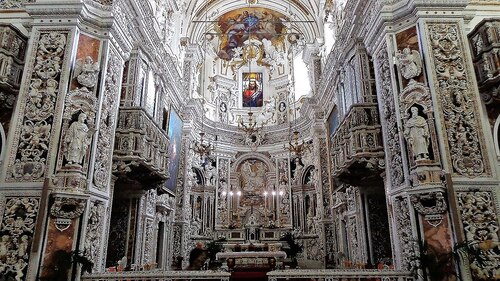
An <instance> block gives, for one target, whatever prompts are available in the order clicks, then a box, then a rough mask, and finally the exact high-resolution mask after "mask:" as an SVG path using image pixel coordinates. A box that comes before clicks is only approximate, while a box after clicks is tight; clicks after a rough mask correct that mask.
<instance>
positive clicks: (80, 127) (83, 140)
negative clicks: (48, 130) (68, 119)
mask: <svg viewBox="0 0 500 281" xmlns="http://www.w3.org/2000/svg"><path fill="white" fill-rule="evenodd" d="M85 120H87V114H85V113H83V112H81V113H80V114H79V115H78V120H77V121H75V122H73V123H71V125H70V126H69V129H68V131H67V132H66V136H65V138H64V142H65V143H66V151H65V154H64V155H65V157H66V160H67V161H68V163H69V164H81V163H82V162H83V157H84V156H85V153H87V148H88V147H89V145H90V141H91V136H92V134H93V133H94V130H91V129H89V127H87V124H85Z"/></svg>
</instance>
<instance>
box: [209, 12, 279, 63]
mask: <svg viewBox="0 0 500 281" xmlns="http://www.w3.org/2000/svg"><path fill="white" fill-rule="evenodd" d="M285 21H287V19H286V17H285V16H283V15H282V14H280V13H278V12H275V11H273V10H270V9H265V8H252V9H251V10H250V9H247V8H243V9H237V10H234V11H231V12H228V13H226V14H224V15H222V16H221V17H220V18H219V19H218V21H217V26H216V29H217V34H218V35H219V42H220V44H219V50H218V52H217V55H218V57H219V58H221V59H223V60H226V61H233V62H234V61H240V62H241V63H245V62H247V61H248V60H252V59H256V60H257V62H258V64H259V65H269V64H270V61H269V60H270V59H271V57H272V56H273V54H274V53H276V52H282V51H284V49H285V48H284V38H285V33H286V31H287V28H286V26H285V24H284V22H285Z"/></svg>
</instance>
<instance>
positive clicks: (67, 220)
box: [50, 195, 86, 232]
mask: <svg viewBox="0 0 500 281" xmlns="http://www.w3.org/2000/svg"><path fill="white" fill-rule="evenodd" d="M85 203H86V200H85V199H77V198H71V197H63V196H57V195H56V197H55V198H54V203H53V204H52V206H51V207H50V215H51V216H53V217H55V220H54V223H55V226H56V228H57V229H58V230H59V231H61V232H62V231H64V230H66V229H68V228H69V227H70V225H71V223H72V220H73V219H75V218H77V217H79V216H80V215H81V214H82V213H83V211H85Z"/></svg>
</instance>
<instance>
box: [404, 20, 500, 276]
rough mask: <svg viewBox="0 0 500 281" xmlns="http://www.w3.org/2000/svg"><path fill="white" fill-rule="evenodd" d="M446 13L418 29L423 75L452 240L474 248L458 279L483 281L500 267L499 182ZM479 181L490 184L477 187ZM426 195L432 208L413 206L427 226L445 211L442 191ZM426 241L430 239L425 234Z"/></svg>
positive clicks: (462, 39) (461, 45) (458, 27)
mask: <svg viewBox="0 0 500 281" xmlns="http://www.w3.org/2000/svg"><path fill="white" fill-rule="evenodd" d="M445 13H448V14H449V15H450V16H449V17H447V18H446V19H443V18H439V19H437V18H427V17H426V16H423V17H422V18H420V19H419V22H418V26H417V28H418V30H419V32H420V34H421V38H420V40H421V42H422V45H423V46H424V48H425V50H426V52H425V54H426V55H425V56H424V59H425V62H426V66H427V67H426V69H425V71H426V73H427V75H428V79H429V80H428V84H429V87H430V93H431V95H432V101H433V104H432V106H433V108H435V113H434V114H435V125H436V127H437V135H438V136H439V138H440V139H442V140H445V141H444V142H442V143H440V146H439V156H440V158H441V159H442V160H441V161H442V166H443V168H444V169H445V171H446V181H445V183H444V184H443V187H444V191H445V192H447V193H448V197H449V203H450V204H452V205H454V206H456V210H455V211H456V212H457V213H456V214H455V215H454V216H453V221H452V222H453V224H454V227H455V229H456V231H457V240H458V242H461V241H465V242H466V243H467V244H468V246H469V247H471V248H474V249H479V252H478V253H476V254H472V253H470V252H469V254H468V255H465V258H464V260H463V261H462V262H463V263H464V267H463V268H462V274H463V276H468V275H469V276H472V279H476V280H484V279H488V278H495V276H498V271H497V268H498V265H499V264H498V254H499V253H500V241H499V240H498V229H499V222H498V214H499V210H498V209H497V208H498V201H497V203H495V200H494V199H493V198H495V197H497V196H498V183H499V181H498V174H497V171H496V169H494V168H493V167H494V166H495V164H493V158H492V157H491V155H495V152H494V148H493V147H492V145H491V144H492V142H491V141H488V140H492V136H491V134H490V131H489V130H488V123H487V117H486V116H487V115H486V114H485V113H484V112H483V107H482V106H481V102H480V95H479V91H478V87H477V84H476V79H475V76H474V66H473V63H472V59H471V51H470V49H469V46H468V44H467V43H468V41H467V37H466V35H465V27H464V23H463V20H462V19H459V18H453V17H452V16H451V15H452V12H445ZM407 127H408V126H407ZM414 150H415V149H414ZM430 152H432V150H430ZM416 161H418V160H416ZM483 180H487V181H488V182H489V183H487V184H486V183H481V181H483ZM431 194H433V195H432V200H435V201H436V204H435V205H434V207H435V208H434V209H432V210H429V208H424V209H423V210H422V211H420V210H419V209H421V208H419V205H415V208H416V209H417V211H419V213H420V214H422V215H424V219H425V220H427V221H429V220H428V219H427V217H428V216H429V215H428V214H427V213H426V211H427V212H429V211H430V212H431V213H430V214H431V215H432V214H434V213H436V212H439V210H440V209H444V211H443V212H446V211H447V209H448V206H447V205H446V200H445V199H444V198H443V195H444V194H445V193H444V192H443V194H441V195H440V192H437V193H431ZM417 198H418V199H420V201H422V198H421V197H420V198H419V197H417ZM423 199H424V200H425V199H427V201H428V200H429V199H428V198H423ZM495 205H496V206H497V207H495ZM436 209H437V210H436ZM477 215H479V216H480V219H478V217H477ZM429 223H431V222H430V221H429ZM444 223H448V222H447V221H444ZM448 224H450V223H448ZM426 238H427V239H428V238H431V237H428V236H427V235H426ZM467 264H468V265H467Z"/></svg>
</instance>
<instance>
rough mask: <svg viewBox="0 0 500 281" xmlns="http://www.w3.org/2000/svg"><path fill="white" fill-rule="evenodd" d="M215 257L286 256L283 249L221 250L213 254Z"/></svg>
mask: <svg viewBox="0 0 500 281" xmlns="http://www.w3.org/2000/svg"><path fill="white" fill-rule="evenodd" d="M215 258H216V259H230V258H233V259H237V258H286V253H285V252H283V251H275V252H253V251H251V252H223V253H217V254H216V255H215Z"/></svg>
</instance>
